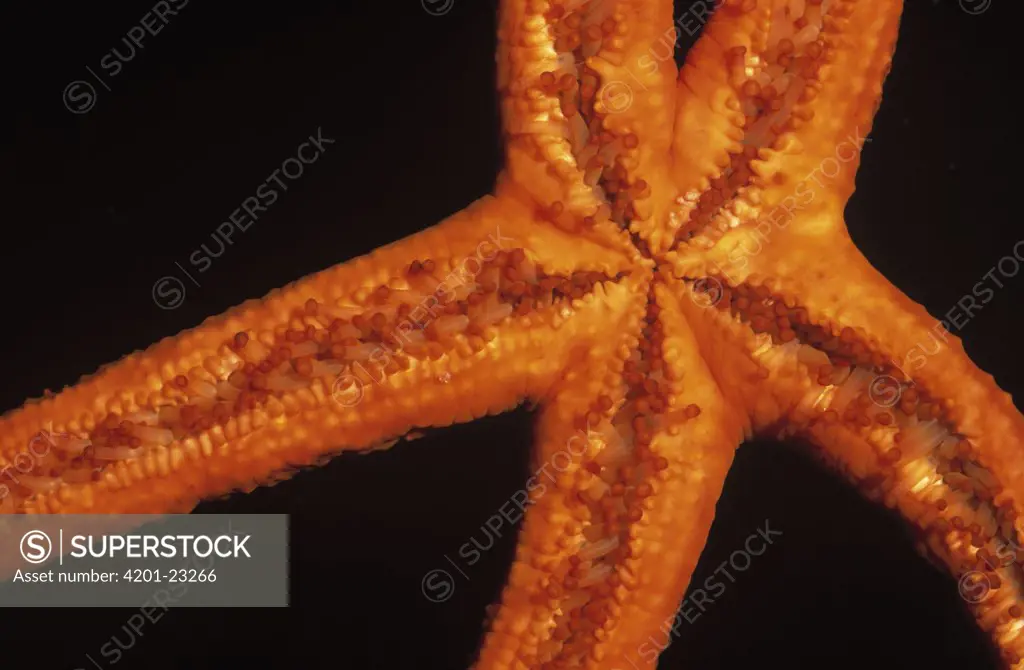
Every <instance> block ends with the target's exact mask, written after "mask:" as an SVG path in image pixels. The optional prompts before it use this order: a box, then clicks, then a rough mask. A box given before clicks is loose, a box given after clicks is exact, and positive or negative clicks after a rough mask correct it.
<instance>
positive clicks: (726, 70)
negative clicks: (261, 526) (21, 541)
mask: <svg viewBox="0 0 1024 670" xmlns="http://www.w3.org/2000/svg"><path fill="white" fill-rule="evenodd" d="M708 4H709V6H710V5H712V4H714V5H715V6H716V9H715V12H714V14H713V15H711V17H710V18H709V19H708V21H707V25H706V26H705V28H704V34H703V36H702V38H701V39H700V41H699V42H698V43H697V45H696V46H695V47H694V48H693V49H692V50H691V51H690V53H689V55H688V57H687V60H686V63H685V64H684V66H683V67H682V68H681V69H677V68H676V66H675V63H674V61H673V59H672V54H671V52H672V46H674V40H675V34H674V32H673V31H674V30H675V29H676V27H675V26H674V24H673V22H674V17H673V15H672V4H671V3H666V2H639V1H634V2H629V1H625V0H620V1H619V2H599V1H597V0H591V1H590V2H579V1H577V0H566V1H565V2H511V1H510V2H504V3H502V5H501V9H500V17H499V51H498V59H497V61H498V87H499V90H500V93H501V101H502V116H503V124H504V130H505V136H506V156H507V163H506V167H505V169H504V170H503V171H502V173H501V175H500V176H499V179H498V183H497V185H496V187H495V190H494V193H493V195H490V196H487V197H484V198H482V199H480V200H479V201H477V202H475V203H473V204H472V205H470V206H469V207H468V208H466V209H465V210H463V211H462V212H460V213H458V214H455V215H454V216H452V217H450V218H449V219H447V220H445V221H444V222H442V223H440V224H438V225H437V226H434V227H433V228H430V229H428V230H425V231H423V232H421V233H418V234H416V235H413V236H411V237H409V238H406V239H404V240H401V241H399V242H396V243H394V244H392V245H389V246H386V247H383V248H381V249H378V250H376V251H375V252H373V253H371V254H370V255H368V256H365V257H362V258H359V259H356V260H354V261H351V262H349V263H346V264H343V265H340V266H336V267H334V268H331V269H328V270H325V271H323V272H320V273H317V274H315V275H312V276H310V277H307V278H305V279H303V280H300V281H298V282H296V283H294V284H291V285H289V286H286V287H284V288H282V289H280V290H278V291H275V292H273V293H271V294H269V295H267V296H265V297H264V298H262V299H260V300H253V301H250V302H247V303H245V304H242V305H240V306H238V307H237V308H235V309H233V310H230V311H229V312H227V313H225V314H223V315H220V316H216V317H212V318H210V319H208V320H207V321H205V322H204V323H203V324H201V325H200V326H198V327H196V328H194V329H192V330H189V331H186V332H184V333H181V334H179V335H177V336H175V337H172V338H168V339H165V340H163V341H161V342H159V343H157V344H155V345H153V346H152V347H150V348H149V349H147V350H145V351H143V352H137V353H134V354H131V355H129V356H127V357H126V358H124V359H122V360H121V361H119V362H117V363H115V364H112V365H110V366H108V367H105V368H103V369H101V370H100V371H98V372H97V373H96V374H95V375H93V376H91V377H89V378H86V379H83V380H82V381H81V382H80V383H78V384H77V385H75V386H74V387H71V388H67V389H64V390H63V391H62V392H60V393H59V394H56V395H54V396H52V397H46V398H43V399H40V400H38V401H30V402H29V403H27V404H26V405H25V406H24V407H22V408H20V409H17V410H14V411H12V412H10V413H8V414H6V415H5V416H4V417H3V418H2V419H0V468H4V467H10V466H12V465H14V464H15V463H16V461H15V459H17V458H18V456H19V454H22V453H23V452H24V451H25V449H27V448H31V446H32V445H33V444H37V443H38V441H39V440H46V441H47V444H49V445H51V446H52V448H51V449H48V450H47V454H48V455H47V457H46V458H44V459H40V461H39V463H38V464H37V466H36V469H35V470H34V471H33V472H31V473H29V474H24V475H19V477H18V481H17V482H16V483H14V482H8V483H5V485H4V488H0V512H3V513H169V512H185V511H188V510H190V509H192V508H193V507H194V506H195V505H196V504H197V503H198V502H199V501H201V500H204V499H207V498H210V497H214V496H219V495H223V494H224V493H226V492H228V491H232V490H239V489H240V490H251V489H253V488H255V487H256V486H260V485H267V484H270V483H273V482H274V481H275V480H277V479H280V478H282V477H285V476H287V475H288V474H289V473H290V471H291V468H293V467H294V466H297V465H306V464H311V463H316V462H319V461H321V460H322V459H324V458H329V457H332V456H334V455H337V454H339V453H343V452H346V451H367V450H373V449H382V448H386V447H388V446H391V445H392V444H394V443H395V441H396V440H397V439H401V438H402V437H403V436H409V435H410V434H414V433H415V431H417V430H419V429H423V428H429V427H443V426H447V425H451V424H453V423H458V422H465V421H472V420H474V419H475V418H478V417H481V416H484V415H488V414H495V413H499V412H503V411H506V410H509V409H511V408H513V407H515V406H517V405H519V404H521V403H523V402H533V403H536V404H537V405H539V407H540V412H539V419H538V427H537V431H536V434H537V445H536V448H535V452H534V460H535V463H536V465H537V466H538V467H545V466H550V471H551V472H553V473H556V474H555V481H554V482H552V483H549V484H547V485H545V486H544V487H543V488H542V487H531V498H530V501H529V502H530V505H529V507H528V511H527V514H526V518H525V521H524V523H523V527H522V530H521V533H520V536H519V544H518V548H517V553H516V558H515V562H514V564H513V566H512V569H511V571H510V574H509V580H508V585H507V586H506V588H505V590H504V592H503V594H502V596H501V602H500V605H499V607H498V608H497V610H496V611H495V613H494V616H493V620H492V622H491V624H490V630H489V632H488V633H487V635H486V636H485V638H484V642H483V645H482V648H481V650H480V653H479V657H478V659H477V663H476V667H480V668H534V667H536V668H560V667H588V668H609V669H615V668H630V667H654V664H655V662H656V658H655V657H654V655H653V654H647V653H642V652H641V651H640V649H641V646H642V645H644V644H645V642H646V641H647V640H648V639H649V638H650V637H651V636H652V634H656V633H657V632H659V631H661V630H662V629H663V626H664V623H665V622H666V621H671V620H672V618H673V617H674V614H675V610H676V607H677V606H678V603H679V601H680V600H681V599H682V597H683V594H684V593H685V590H686V587H687V585H688V583H689V579H690V575H691V574H692V572H693V570H694V568H695V566H696V564H697V560H698V558H699V557H700V553H701V550H702V548H703V545H704V542H705V540H706V538H707V536H708V532H709V530H710V527H711V523H712V519H713V516H714V509H715V503H716V502H717V500H718V497H719V495H720V493H721V490H722V486H723V482H724V480H725V477H726V474H727V472H728V470H729V467H730V465H731V462H732V459H733V455H734V453H735V450H736V448H737V446H738V445H739V444H740V443H741V442H742V441H744V440H746V439H749V438H751V437H753V436H755V435H768V436H773V437H774V436H783V437H793V438H798V439H802V440H806V441H809V442H810V443H811V444H813V445H815V447H816V448H817V449H818V453H819V454H820V455H821V457H822V458H823V459H824V460H826V461H827V462H829V463H830V464H832V465H833V466H834V467H836V468H837V469H838V470H840V471H841V472H842V473H844V474H845V475H847V476H848V477H849V478H850V479H851V480H852V481H853V482H854V483H855V484H856V485H857V486H858V487H859V488H860V489H861V490H863V492H864V493H865V495H867V496H868V497H870V498H872V499H876V500H878V501H879V502H881V503H883V504H885V505H886V506H888V507H891V508H893V509H896V510H898V511H899V512H900V514H902V515H903V516H904V517H905V518H906V519H907V521H908V522H909V524H910V525H911V526H912V527H913V528H915V529H916V530H917V531H918V532H919V537H920V541H921V546H922V548H923V550H925V551H927V552H929V553H930V555H932V556H933V557H935V558H937V559H938V560H939V561H941V562H942V563H943V564H945V565H946V566H947V567H948V568H949V570H950V571H951V572H952V573H953V574H954V575H955V576H957V577H958V578H959V577H961V576H964V575H976V576H980V577H979V578H983V579H984V580H985V581H986V583H987V584H988V585H989V586H990V587H991V588H992V593H991V594H990V595H989V597H988V598H986V599H984V600H983V601H982V602H980V603H975V604H974V605H973V608H972V609H973V610H974V614H975V615H976V617H977V619H978V622H979V625H980V626H981V627H982V628H983V629H984V630H986V631H988V632H989V633H990V634H991V635H992V637H993V640H994V641H995V643H996V645H997V646H998V647H999V649H1000V650H1001V652H1002V655H1003V658H1004V660H1005V662H1006V664H1007V666H1008V667H1016V666H1018V665H1019V663H1020V659H1021V656H1020V655H1021V654H1024V651H1022V650H1024V642H1022V640H1021V638H1020V636H1019V632H1020V629H1021V628H1022V627H1024V618H1022V614H1024V613H1022V609H1021V608H1022V607H1024V604H1022V602H1021V599H1022V595H1021V583H1022V582H1021V577H1022V576H1021V574H1020V572H1019V567H1018V563H1019V561H1017V560H1016V559H1017V558H1018V556H1016V555H1015V554H1013V555H1011V556H1010V557H1009V559H1010V560H1007V555H1006V548H1007V547H1011V546H1012V547H1018V546H1021V544H1020V542H1021V538H1020V537H1019V534H1020V529H1019V527H1018V525H1017V520H1018V518H1019V516H1020V512H1021V509H1020V508H1019V505H1020V504H1021V503H1020V501H1021V500H1022V499H1024V498H1022V494H1024V479H1022V478H1024V467H1022V466H1024V463H1022V461H1021V459H1020V456H1019V454H1020V453H1021V446H1022V445H1021V444H1020V441H1021V435H1024V430H1022V429H1024V419H1022V417H1021V415H1020V414H1019V413H1018V412H1017V410H1016V409H1015V408H1014V406H1013V403H1012V401H1011V399H1010V398H1009V396H1008V395H1007V394H1005V393H1003V392H1001V391H1000V390H999V389H998V388H997V387H996V385H995V384H994V382H993V380H992V378H991V377H990V376H988V375H985V374H984V373H982V372H981V371H979V370H978V369H977V368H976V367H975V366H974V365H973V364H972V363H971V362H970V360H969V359H968V358H967V356H966V354H965V353H964V350H963V348H962V346H961V345H960V343H959V341H958V339H957V338H956V337H955V336H953V335H951V334H949V333H947V332H945V331H944V330H936V328H935V323H936V320H935V319H934V318H932V317H930V316H929V315H928V314H927V313H926V312H925V310H924V309H923V308H922V307H920V306H919V305H917V304H915V303H913V302H912V301H911V300H909V299H908V298H907V297H906V296H904V295H903V294H902V293H901V292H900V291H899V290H898V289H896V288H895V287H894V286H892V285H891V284H890V283H889V282H888V281H887V280H886V279H885V278H884V277H882V276H881V275H880V274H879V273H878V272H877V271H875V270H874V269H873V268H872V267H871V266H870V265H869V264H868V262H867V261H866V260H865V259H864V257H863V256H862V255H861V254H860V252H859V251H858V250H857V249H856V247H855V246H854V245H853V243H852V241H851V240H850V238H849V235H848V234H847V232H846V227H845V223H844V221H843V210H844V208H845V205H846V202H847V201H848V199H849V198H850V196H851V195H852V193H853V189H854V177H855V173H856V169H857V167H858V165H859V160H860V150H861V148H862V147H863V143H864V141H865V139H866V137H867V135H868V134H869V131H870V125H871V122H872V119H873V116H874V113H875V111H876V109H877V106H878V104H879V102H880V100H881V89H882V83H883V80H884V77H885V75H886V73H887V72H888V69H889V65H890V62H891V58H892V53H893V48H894V45H895V41H896V35H897V30H898V24H899V17H900V13H901V10H902V3H900V2H892V1H884V0H832V1H829V0H819V1H817V2H815V1H813V0H739V1H732V2H729V1H723V2H717V3H708ZM33 453H34V452H33ZM1011 553H1012V552H1011Z"/></svg>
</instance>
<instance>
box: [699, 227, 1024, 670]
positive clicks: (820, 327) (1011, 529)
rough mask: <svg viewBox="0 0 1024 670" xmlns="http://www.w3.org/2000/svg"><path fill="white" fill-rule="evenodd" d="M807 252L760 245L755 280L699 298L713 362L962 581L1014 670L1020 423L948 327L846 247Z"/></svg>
mask: <svg viewBox="0 0 1024 670" xmlns="http://www.w3.org/2000/svg"><path fill="white" fill-rule="evenodd" d="M804 248H805V249H806V250H807V251H806V252H804V253H798V252H797V250H796V249H795V248H793V249H790V250H789V254H788V255H787V256H786V257H785V259H783V258H781V257H779V256H778V255H777V253H776V250H775V249H774V248H766V249H765V251H764V253H763V254H762V255H760V256H758V257H757V258H756V259H752V262H751V264H752V266H753V267H754V269H755V270H757V272H756V273H753V274H752V275H750V276H748V277H747V280H748V281H749V283H747V282H744V283H741V284H738V285H732V284H729V283H728V282H725V283H724V284H721V285H716V286H715V288H716V289H717V288H719V287H720V288H721V290H720V291H719V292H717V294H716V295H714V296H708V295H707V292H706V291H705V292H703V293H701V294H700V295H701V296H703V297H704V298H705V300H706V301H705V302H704V303H703V304H702V301H701V300H694V301H691V303H690V304H689V306H688V308H687V309H688V315H689V317H690V322H691V323H693V324H695V326H694V327H695V329H696V330H698V332H699V334H700V335H699V339H701V345H702V348H704V349H705V355H706V358H707V359H708V360H709V361H710V362H711V364H712V369H713V370H714V372H715V374H716V377H717V378H718V379H719V381H720V383H721V384H722V386H723V389H726V392H727V395H728V396H729V397H730V399H731V400H732V401H733V402H736V403H737V404H738V405H739V406H741V407H744V408H746V412H747V414H748V415H749V416H750V422H751V426H752V428H753V429H754V430H759V431H764V432H769V433H771V434H772V435H775V436H779V435H782V436H785V435H797V436H800V437H804V438H807V439H809V440H810V441H811V442H812V443H814V444H816V445H818V447H819V448H820V449H821V453H822V454H823V455H824V457H825V459H826V461H828V462H830V463H832V464H835V465H836V466H838V467H839V469H840V470H841V471H842V472H844V473H845V474H846V475H848V476H849V477H850V478H851V479H852V480H853V481H854V482H856V483H857V485H858V486H859V487H860V488H861V489H862V490H864V491H865V492H866V493H867V494H868V495H869V496H870V497H872V498H874V499H877V500H880V501H883V502H884V503H885V504H886V505H887V506H889V507H891V508H894V509H897V510H898V511H899V512H900V513H901V514H902V515H903V516H904V517H905V518H906V519H907V520H908V521H909V522H910V523H911V524H912V526H913V527H914V528H915V529H916V531H917V532H918V533H919V536H920V538H921V542H922V545H923V546H925V547H927V548H928V550H929V551H930V552H932V553H934V554H936V555H937V556H938V557H939V558H940V559H941V560H942V561H943V562H944V563H945V565H946V566H947V567H948V568H949V569H950V571H951V572H952V573H953V574H954V575H955V576H956V577H958V578H960V579H961V582H960V586H961V591H962V593H963V594H964V597H965V599H967V600H968V602H970V603H971V604H972V609H973V610H974V612H975V614H976V616H977V618H978V620H979V624H980V625H981V627H982V628H983V629H985V630H986V631H989V632H990V633H991V634H992V636H993V638H994V639H995V641H996V643H997V644H998V646H999V647H1000V649H1001V650H1002V652H1003V655H1004V658H1005V659H1006V660H1007V662H1008V664H1010V665H1015V664H1016V663H1018V662H1019V660H1020V659H1021V658H1022V657H1024V638H1022V637H1021V636H1020V631H1021V629H1022V628H1024V618H1022V617H1024V573H1022V572H1021V567H1020V561H1019V560H1018V557H1020V558H1024V553H1019V552H1021V549H1020V547H1022V546H1024V544H1022V543H1024V535H1022V533H1021V526H1020V523H1019V521H1018V519H1019V518H1020V515H1021V513H1022V512H1024V460H1022V457H1021V455H1022V454H1024V417H1022V416H1021V414H1020V412H1019V411H1018V410H1017V409H1016V407H1015V406H1014V404H1013V402H1012V399H1011V398H1010V396H1009V395H1008V394H1006V393H1005V392H1003V391H1002V390H1000V389H999V387H998V386H997V385H996V384H995V381H994V380H993V378H992V377H991V376H990V375H987V374H985V373H983V372H982V371H980V370H979V369H978V368H977V367H976V366H975V365H974V364H973V363H972V362H971V360H970V359H969V358H968V356H967V355H966V353H965V351H964V348H963V346H962V344H961V342H960V340H959V338H957V337H956V336H955V335H953V334H952V333H950V332H948V328H949V326H950V324H948V323H945V322H940V321H938V320H936V319H934V318H933V317H931V316H929V315H928V313H927V312H926V311H925V309H924V308H923V307H921V306H920V305H918V304H916V303H914V302H913V301H912V300H911V299H910V298H908V297H907V296H905V295H904V294H903V293H901V292H900V291H899V290H898V289H897V288H896V287H894V286H893V285H892V284H891V283H889V282H888V281H887V280H886V279H885V278H884V277H883V276H882V275H881V274H880V273H878V272H877V271H876V270H875V269H874V268H872V267H871V266H870V265H869V264H868V262H867V261H866V259H864V258H863V256H862V255H861V254H860V253H859V251H857V249H856V248H855V247H853V245H852V244H849V243H847V244H845V245H838V244H837V245H835V246H833V247H832V248H830V249H828V250H827V252H826V251H823V250H818V251H815V247H814V246H813V245H810V244H808V245H807V246H806V247H804ZM714 251H717V248H716V250H714ZM796 268H799V271H797V270H796ZM758 277H765V278H769V279H765V280H764V281H762V280H760V279H758ZM692 285H693V284H691V286H692ZM988 290H991V289H988ZM712 298H717V304H715V305H714V306H713V307H710V306H708V305H709V304H710V303H711V302H714V300H712ZM990 591H991V592H990Z"/></svg>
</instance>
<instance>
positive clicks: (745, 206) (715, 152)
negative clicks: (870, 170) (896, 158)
mask: <svg viewBox="0 0 1024 670" xmlns="http://www.w3.org/2000/svg"><path fill="white" fill-rule="evenodd" d="M902 5H903V3H902V2H901V1H899V0H857V1H856V2H854V1H852V0H824V1H823V2H791V3H788V5H787V3H785V2H783V3H771V2H753V1H751V2H742V3H741V2H735V3H726V4H725V5H724V6H722V8H721V9H719V10H718V11H717V12H716V13H715V15H714V17H713V18H712V19H711V21H710V22H709V24H708V26H707V28H706V32H705V35H704V36H703V37H702V38H701V39H700V41H699V42H698V43H697V44H696V45H695V46H694V48H693V49H692V50H691V51H690V53H689V55H688V58H687V61H686V64H685V65H684V67H683V68H682V69H681V71H680V76H679V92H678V96H679V100H678V103H677V104H678V111H677V118H676V124H675V127H676V130H677V133H678V135H677V137H676V140H675V144H674V161H673V171H674V178H675V182H676V186H677V187H678V189H679V191H680V195H681V199H680V200H681V202H680V205H679V207H678V210H677V211H676V212H675V213H674V220H672V221H671V222H670V226H669V227H670V228H671V229H672V233H671V237H672V238H673V241H672V242H671V243H670V244H675V245H676V247H677V249H678V252H679V253H680V254H684V253H687V252H693V251H696V250H700V249H704V248H707V247H709V246H711V245H714V244H716V243H720V241H721V242H725V243H728V242H729V241H730V240H729V239H728V238H730V237H731V236H734V234H735V232H736V230H735V229H742V228H756V229H757V230H758V231H759V232H761V234H762V236H763V235H764V234H765V233H764V230H766V229H769V230H770V232H771V234H772V235H777V236H785V235H789V234H796V232H795V231H796V230H799V231H801V232H805V233H816V232H822V231H820V230H819V229H816V228H814V227H813V226H814V225H821V224H825V223H829V224H833V225H841V224H842V219H841V217H840V218H832V217H830V218H828V219H815V218H808V217H803V216H796V217H795V213H796V212H801V211H803V210H804V209H805V208H807V207H808V206H809V205H811V204H814V203H815V200H816V199H817V198H818V197H820V196H821V195H823V193H824V192H825V191H828V193H829V197H831V198H834V200H835V203H834V204H836V205H837V206H838V207H839V210H840V211H841V210H842V207H843V206H845V204H846V201H847V200H848V199H849V197H850V195H851V194H852V193H853V188H854V177H855V174H856V170H857V167H858V165H859V164H860V154H861V150H862V149H863V146H864V143H865V142H866V137H867V134H868V132H869V131H870V129H871V123H872V120H873V118H874V114H875V112H876V110H877V109H878V105H879V103H880V102H881V93H882V84H883V81H884V79H885V77H886V75H887V74H888V72H889V68H890V65H891V61H892V54H893V50H894V48H895V43H896V37H897V32H898V28H899V20H900V15H901V11H902ZM797 12H799V13H800V15H799V16H797V14H796V13H797ZM692 128H701V129H702V131H703V137H702V140H703V141H702V145H703V146H702V148H703V149H705V150H702V151H693V150H690V149H689V147H688V146H687V142H689V141H691V140H690V139H689V137H690V136H688V135H685V133H687V132H689V130H690V129H692ZM794 217H795V218H796V220H795V221H794ZM791 222H792V223H794V224H795V225H793V226H792V227H789V228H787V225H788V224H789V223H791ZM730 231H732V232H730ZM844 232H845V231H844ZM668 236H669V235H668V233H666V238H667V237H668Z"/></svg>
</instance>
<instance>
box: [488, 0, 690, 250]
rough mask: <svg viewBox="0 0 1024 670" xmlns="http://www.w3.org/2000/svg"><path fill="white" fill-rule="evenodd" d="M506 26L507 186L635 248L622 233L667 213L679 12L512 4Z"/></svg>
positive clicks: (571, 223) (502, 32)
mask: <svg viewBox="0 0 1024 670" xmlns="http://www.w3.org/2000/svg"><path fill="white" fill-rule="evenodd" d="M499 22H500V23H499V36H498V38H499V47H498V88H499V91H500V93H501V99H502V112H503V114H502V116H503V123H504V130H505V133H506V153H507V162H506V169H505V174H506V176H507V180H506V183H505V186H506V187H507V188H509V189H514V190H515V192H517V193H519V194H520V197H522V198H523V199H524V200H528V201H530V202H533V203H534V204H535V206H536V207H538V209H539V211H541V212H542V213H543V216H544V217H545V218H546V219H547V220H549V221H551V222H552V223H553V224H554V225H556V226H559V227H561V228H563V229H566V230H573V231H575V232H577V233H578V234H580V235H582V236H584V237H591V236H593V237H599V238H603V239H605V240H607V241H608V243H609V244H613V243H614V244H615V245H619V246H622V247H624V248H628V249H630V250H633V249H634V248H633V247H632V245H630V244H629V237H628V235H627V234H626V233H625V232H624V231H623V230H622V229H621V228H622V227H625V226H626V224H628V223H629V221H630V220H632V221H633V222H634V224H635V225H634V227H633V229H634V231H635V230H639V229H641V228H643V227H644V226H645V225H647V222H648V221H649V220H650V219H652V217H654V216H655V211H656V210H658V211H660V210H663V209H665V208H664V207H659V206H658V204H657V202H658V201H657V200H656V198H658V197H661V195H662V194H663V193H667V189H664V188H661V185H662V182H663V181H664V180H665V179H666V174H667V168H668V148H669V145H670V143H671V139H672V134H671V128H672V117H673V100H674V93H673V82H674V80H675V72H676V67H675V63H674V61H673V60H672V51H673V47H674V37H675V34H674V32H673V29H672V3H671V2H668V1H666V0H658V1H657V2H650V1H647V0H600V1H597V2H577V1H575V0H567V1H565V2H560V1H557V0H556V1H555V2H536V3H533V2H511V1H510V2H503V3H501V9H500V18H499ZM659 44H660V51H658V52H655V51H654V48H655V47H656V46H658V45H659ZM666 45H667V46H666ZM666 52H667V56H660V57H655V54H656V53H660V54H665V53H666Z"/></svg>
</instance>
